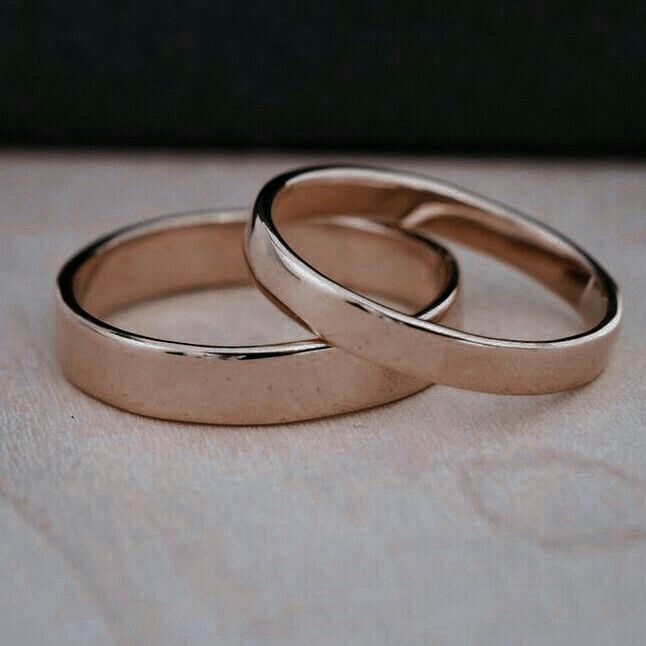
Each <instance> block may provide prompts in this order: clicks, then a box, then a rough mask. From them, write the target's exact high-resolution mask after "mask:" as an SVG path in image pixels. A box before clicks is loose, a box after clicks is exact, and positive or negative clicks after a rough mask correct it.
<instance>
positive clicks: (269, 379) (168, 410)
mask: <svg viewBox="0 0 646 646" xmlns="http://www.w3.org/2000/svg"><path fill="white" fill-rule="evenodd" d="M247 219H248V212H245V211H226V212H217V211H213V212H197V213H187V214H180V215H175V216H168V217H163V218H157V219H154V220H151V221H147V222H144V223H141V224H137V225H134V226H131V227H128V228H126V229H122V230H120V231H117V232H115V233H112V234H110V235H108V236H106V237H104V238H102V239H100V240H98V241H96V242H94V243H93V244H91V245H89V246H88V247H86V248H85V249H83V250H82V251H80V252H79V253H78V254H77V255H75V256H74V257H73V258H71V259H70V260H69V261H68V262H67V263H66V264H65V266H64V267H63V268H62V270H61V272H60V274H59V277H58V283H57V284H58V298H57V323H58V325H57V329H58V348H59V356H60V361H61V364H62V367H63V371H64V373H65V375H66V377H67V378H68V379H69V380H70V381H71V382H72V383H73V384H75V385H76V386H77V387H78V388H80V389H81V390H83V391H85V392H87V393H89V394H90V395H92V396H94V397H96V398H98V399H101V400H103V401H106V402H108V403H110V404H113V405H114V406H117V407H119V408H123V409H125V410H128V411H132V412H135V413H140V414H142V415H148V416H151V417H159V418H164V419H174V420H183V421H194V422H206V423H214V424H267V423H278V422H287V421H295V420H303V419H308V418H315V417H321V416H326V415H333V414H338V413H345V412H349V411H353V410H358V409H362V408H366V407H370V406H375V405H378V404H383V403H385V402H390V401H394V400H397V399H400V398H402V397H405V396H407V395H409V394H412V393H414V392H416V391H418V390H420V389H422V388H424V387H425V386H427V385H428V384H429V381H428V380H425V379H419V378H416V377H410V376H407V375H403V374H400V373H397V372H395V371H392V370H389V369H385V368H382V367H380V366H378V365H376V364H374V363H371V362H369V361H365V360H363V359H360V358H357V357H355V356H353V355H352V354H350V353H347V352H345V351H343V350H338V349H336V348H332V347H330V346H328V345H327V344H326V343H324V342H321V341H318V340H304V341H294V342H291V343H279V344H273V345H249V346H211V345H198V344H191V343H179V342H174V341H172V340H164V339H155V338H150V337H146V336H142V335H140V334H135V333H132V332H129V331H127V330H122V329H119V328H117V327H114V326H112V325H109V324H108V323H106V322H105V321H104V318H105V317H106V316H107V315H108V314H110V313H112V312H114V311H116V310H118V309H120V308H123V307H126V306H128V305H130V304H133V303H137V302H140V301H142V300H145V299H151V298H157V297H161V296H164V295H170V294H174V293H177V292H181V291H185V290H193V289H200V288H211V287H222V286H226V285H239V284H248V283H249V281H250V277H249V274H248V270H247V267H246V264H245V261H244V257H243V250H242V239H243V231H244V225H245V223H246V221H247ZM287 233H288V236H289V238H290V241H291V243H292V245H294V247H295V248H298V249H301V250H302V251H303V253H306V254H308V255H310V256H312V257H313V258H314V259H315V261H316V262H317V264H319V265H320V266H322V267H324V268H325V270H326V271H327V272H328V273H329V274H330V275H332V276H334V277H335V279H336V280H338V281H340V282H343V283H347V284H348V285H349V286H351V287H352V288H353V289H356V290H359V291H361V292H364V293H370V294H374V293H376V294H379V296H380V297H383V298H384V299H386V300H388V301H392V300H395V301H397V302H398V303H401V304H402V306H403V307H404V308H406V309H407V311H410V312H417V315H418V316H420V318H423V319H431V318H436V317H441V316H443V315H445V314H446V313H447V312H448V309H449V308H450V306H451V305H452V304H453V302H454V300H455V298H456V289H457V281H458V274H457V267H456V265H455V263H454V261H453V259H452V257H451V256H450V255H449V254H448V253H447V252H446V251H445V250H444V249H443V248H442V247H440V246H438V245H437V244H435V243H434V242H432V241H429V240H426V239H424V238H423V237H421V236H417V235H415V234H409V233H402V232H400V231H398V230H396V229H394V228H392V227H389V226H387V225H384V224H379V223H370V222H367V221H365V220H360V219H356V218H341V219H336V220H335V221H334V222H323V221H321V222H310V223H308V224H306V225H305V226H303V225H298V226H293V227H288V232H287ZM375 264H379V266H380V269H377V270H373V267H374V266H375ZM411 278H412V279H411ZM429 303H430V305H429Z"/></svg>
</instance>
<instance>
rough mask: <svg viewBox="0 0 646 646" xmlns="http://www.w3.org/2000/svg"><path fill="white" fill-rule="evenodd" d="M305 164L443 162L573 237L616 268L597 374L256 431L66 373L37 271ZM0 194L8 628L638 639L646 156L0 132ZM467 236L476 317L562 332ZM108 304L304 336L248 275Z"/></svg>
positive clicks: (255, 332) (194, 638)
mask: <svg viewBox="0 0 646 646" xmlns="http://www.w3.org/2000/svg"><path fill="white" fill-rule="evenodd" d="M321 161H330V162H331V161H355V162H356V161H359V162H360V161H366V162H369V163H371V164H385V165H389V166H392V167H397V168H402V169H413V170H416V171H419V172H422V173H426V174H430V175H433V176H436V177H441V178H445V179H448V180H451V181H454V182H456V183H458V184H462V185H464V186H466V187H469V188H472V189H473V190H476V191H478V192H481V193H484V194H486V195H488V196H490V197H493V198H495V199H498V200H500V201H503V202H506V203H508V204H511V205H512V206H515V207H518V208H520V209H522V210H526V211H527V212H529V213H531V214H533V215H536V216H538V217H540V218H541V219H542V220H543V221H545V222H547V223H549V224H551V225H553V226H556V227H557V228H559V229H560V230H561V231H563V232H564V233H565V234H566V235H569V236H570V237H572V238H574V239H576V240H577V241H578V242H579V243H580V244H581V245H582V246H584V247H585V248H587V249H588V250H589V251H590V252H591V253H592V254H593V255H595V256H596V257H597V258H599V259H600V260H601V261H602V263H603V264H604V265H605V266H606V267H607V268H608V269H609V271H610V272H611V273H612V274H613V275H614V276H615V278H616V279H617V281H618V283H619V284H620V285H621V287H622V288H623V294H624V297H625V305H626V317H625V325H624V328H623V330H622V336H621V337H620V341H619V345H618V348H617V352H616V356H615V359H614V360H613V362H612V364H611V366H610V367H609V368H608V370H607V371H606V372H605V373H604V374H603V375H602V376H601V377H600V378H599V379H598V380H597V381H595V382H594V383H592V384H590V385H588V386H586V387H584V388H581V389H579V390H575V391H571V392H567V393H562V394H558V395H552V396H543V397H534V398H531V397H502V396H493V395H484V394H475V393H468V392H462V391H458V390H454V389H450V388H447V387H443V386H434V387H431V388H429V389H427V390H426V391H424V392H422V393H420V394H417V395H415V396H413V397H411V398H409V399H407V400H405V401H402V402H399V403H396V404H392V405H389V406H385V407H382V408H378V409H375V410H371V411H367V412H363V413H356V414H352V415H346V416H341V417H337V418H331V419H326V420H320V421H315V422H309V423H299V424H293V425H286V426H274V427H265V428H261V427H256V428H225V427H214V426H211V427H209V426H200V425H189V424H175V423H169V422H160V421H155V420H151V419H145V418H142V417H138V416H135V415H131V414H128V413H125V412H122V411H119V410H116V409H114V408H111V407H110V406H108V405H105V404H103V403H100V402H97V401H95V400H93V399H91V398H89V397H87V396H86V395H84V394H81V393H80V392H78V391H77V390H75V389H74V388H73V387H72V386H71V385H69V384H68V383H67V382H66V381H65V380H64V379H63V377H62V376H61V374H60V371H59V368H58V365H57V361H56V356H55V352H54V343H53V280H54V274H55V272H56V270H57V268H58V266H59V265H60V264H61V262H62V261H63V260H64V259H65V258H66V257H67V256H68V255H70V254H71V253H72V252H73V251H74V250H75V249H76V248H77V247H78V246H80V245H81V244H84V243H86V242H88V241H90V240H91V239H93V238H94V237H96V236H97V235H99V234H101V233H105V232H107V231H110V230H112V229H114V228H115V227H118V226H121V225H124V224H126V223H129V222H134V221H137V220H139V219H141V218H144V217H148V216H152V215H156V214H159V213H166V212H175V211H181V210H188V209H196V208H206V207H212V206H237V205H249V204H250V203H251V201H252V199H253V197H254V193H255V190H256V189H257V187H258V186H259V185H260V184H261V183H262V182H264V181H265V180H267V179H269V178H270V177H271V176H272V175H273V174H275V173H276V172H278V171H282V170H284V169H287V168H289V167H292V166H295V165H299V164H302V163H314V162H321ZM0 196H1V199H0V536H1V537H2V538H1V540H0V634H1V637H0V641H1V642H2V643H3V644H65V645H68V644H90V643H91V644H93V646H99V645H101V644H144V643H145V644H215V643H217V644H298V645H302V644H395V645H400V644H429V643H432V644H456V645H458V644H460V645H462V644H496V645H497V644H510V645H518V644H532V645H533V644H568V645H572V644H599V645H602V644H603V645H607V644H617V645H623V644H643V643H645V640H646V637H645V633H646V428H645V426H646V406H645V404H644V397H645V395H646V392H645V383H646V345H645V343H644V340H643V336H642V335H643V334H644V332H645V329H644V328H645V325H644V324H645V322H646V317H645V316H646V305H645V294H646V255H645V254H646V164H644V163H638V162H630V163H629V162H623V163H622V162H618V161H603V160H599V161H579V162H575V161H547V160H539V161H536V160H534V161H527V160H522V159H504V160H496V159H478V158H468V159H457V158H453V159H447V158H432V157H375V156H371V157H359V156H354V157H351V158H349V157H348V156H338V157H334V158H332V157H321V156H316V155H314V154H311V155H304V154H302V155H270V154H249V155H245V154H233V153H228V154H216V153H191V154H171V153H163V152H157V153H131V154H127V153H89V152H78V153H74V152H66V153H48V152H31V151H22V152H15V151H5V152H3V153H1V154H0ZM456 253H457V256H458V259H459V260H460V261H461V262H462V265H463V279H464V294H465V297H464V300H465V316H466V317H467V323H466V327H468V328H469V329H471V330H473V331H476V330H477V331H484V332H490V333H496V332H500V333H508V334H516V335H519V336H525V338H530V337H534V338H536V337H538V336H543V337H544V338H546V337H548V336H549V335H550V334H560V333H562V332H568V331H571V330H572V329H573V328H576V326H577V325H578V322H577V321H576V320H575V318H574V317H573V315H572V314H570V313H569V312H568V310H567V309H565V308H564V307H563V306H561V305H560V304H559V303H557V302H556V301H555V300H554V298H552V297H551V296H549V295H546V294H545V292H544V291H543V290H542V289H541V288H539V287H537V286H535V285H534V284H533V283H531V282H530V281H528V280H527V279H525V278H522V277H519V276H517V275H516V274H514V273H513V272H511V271H510V270H508V269H506V268H503V267H500V266H499V265H497V264H496V263H494V262H492V261H490V260H482V259H481V258H478V257H476V256H474V255H473V254H469V253H466V252H464V251H463V250H461V249H457V250H456ZM120 316H123V317H126V319H128V321H129V322H130V324H131V325H132V326H133V327H137V326H138V327H139V328H141V329H145V330H149V331H150V330H152V329H153V328H156V329H157V330H158V331H159V330H161V331H162V332H164V333H167V334H171V333H173V334H178V335H182V334H189V335H192V338H194V339H196V340H197V337H201V338H203V339H207V340H213V341H216V340H220V341H243V340H258V341H259V340H261V339H264V340H268V339H267V329H269V330H270V331H271V332H272V334H273V337H272V338H274V339H277V338H286V337H287V336H288V335H289V334H291V333H293V332H294V327H293V324H291V323H289V322H288V321H287V320H286V319H285V318H284V317H283V316H282V315H281V314H279V313H276V312H274V311H273V308H272V306H271V305H269V304H268V303H266V302H265V301H264V300H263V298H262V297H261V296H260V295H255V294H254V293H253V292H252V290H251V289H244V288H240V289H238V290H228V291H221V292H216V293H213V294H203V295H199V294H198V295H187V296H182V297H177V299H170V300H169V301H168V302H164V303H149V304H146V305H143V306H141V307H139V308H133V309H132V310H130V311H129V312H124V313H122V314H121V315H120ZM128 317H129V318H128ZM233 321H235V322H236V323H235V327H233ZM238 337H240V338H238Z"/></svg>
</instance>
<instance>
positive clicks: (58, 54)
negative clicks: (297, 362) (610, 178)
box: [0, 0, 646, 155]
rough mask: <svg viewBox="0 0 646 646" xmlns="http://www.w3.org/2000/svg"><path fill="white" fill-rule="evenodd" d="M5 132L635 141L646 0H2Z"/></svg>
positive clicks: (644, 130)
mask: <svg viewBox="0 0 646 646" xmlns="http://www.w3.org/2000/svg"><path fill="white" fill-rule="evenodd" d="M0 38H1V43H2V51H1V57H0V96H1V101H0V142H2V143H5V144H13V145H16V144H25V145H45V144H66V145H97V144H99V145H164V146H167V145H182V146H186V145H200V146H210V145H214V146H215V145H217V146H222V145H230V146H237V147H247V146H249V147H269V146H272V147H274V146H280V147H285V146H291V147H310V146H317V147H324V148H331V149H341V148H347V147H352V148H382V149H395V150H420V151H435V150H440V151H459V152H469V151H479V152H483V151H484V152H496V153H500V152H503V153H504V152H535V153H550V154H552V153H557V154H560V153H569V154H608V153H610V154H631V155H635V154H637V155H641V154H643V153H644V151H645V149H646V2H644V1H642V2H632V1H631V2H621V1H615V2H594V1H586V2H581V1H572V0H561V1H559V2H554V1H552V2H539V1H537V0H529V1H527V2H522V1H519V0H516V1H514V2H475V1H472V2H466V1H464V0H454V1H452V2H446V1H443V2H405V1H394V0H392V1H389V0H372V1H370V2H363V1H361V2H352V3H350V2H335V3H332V2H307V1H305V0H303V1H301V2H286V1H284V2H275V1H272V2H261V1H258V2H251V1H249V0H245V1H238V2H233V1H227V2H222V1H217V2H214V1H207V0H184V1H183V2H163V3H150V2H125V1H119V0H84V1H82V2H81V1H79V0H74V1H70V0H56V1H53V0H39V1H38V2H35V1H26V0H25V1H20V0H4V2H2V3H1V4H0Z"/></svg>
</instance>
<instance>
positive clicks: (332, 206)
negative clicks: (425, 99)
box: [245, 166, 622, 394]
mask: <svg viewBox="0 0 646 646" xmlns="http://www.w3.org/2000/svg"><path fill="white" fill-rule="evenodd" d="M338 214H345V215H354V216H364V217H365V216H367V217H369V218H373V219H378V220H381V221H385V222H388V223H390V224H393V225H397V226H399V227H401V228H404V229H414V230H416V231H423V232H425V233H429V234H437V235H441V236H444V237H446V238H449V239H452V240H455V241H458V242H461V243H464V244H466V245H469V246H471V247H472V248H474V249H476V250H478V251H481V252H484V253H486V254H489V255H492V256H494V257H495V258H498V259H499V260H501V261H503V262H505V263H507V264H509V265H512V266H514V267H516V268H518V269H520V270H521V271H523V272H524V273H526V274H528V275H530V276H531V277H533V278H535V279H537V280H538V281H540V282H541V283H542V284H543V285H545V286H546V287H547V288H549V289H550V290H551V291H553V292H554V293H555V294H557V295H558V296H560V297H561V298H563V299H564V300H565V301H566V302H567V303H569V304H570V305H571V306H572V307H574V309H575V310H576V311H577V312H578V313H579V314H580V315H581V317H582V318H583V320H584V321H585V323H586V326H587V328H588V330H587V331H586V332H585V333H580V334H574V335H572V336H569V337H567V338H559V339H555V340H545V341H543V340H540V341H515V340H509V339H498V338H491V337H486V336H479V335H476V334H470V333H466V332H461V331H459V330H456V329H452V328H450V327H447V326H443V325H439V324H437V323H434V322H430V321H422V320H419V319H416V318H414V317H412V316H409V315H407V314H405V313H402V312H401V311H399V310H398V309H395V308H393V307H389V306H386V305H383V304H381V303H377V302H375V301H373V300H371V299H369V298H366V297H365V296H363V295H360V294H357V293H356V292H354V291H353V290H351V289H348V288H347V287H346V286H343V285H340V284H339V283H338V282H336V281H335V280H333V278H332V277H330V276H329V275H327V274H326V273H325V271H321V270H320V268H319V266H318V265H317V264H316V263H315V262H311V261H309V262H306V261H305V260H304V259H303V258H302V257H301V256H300V255H299V254H298V253H297V252H296V251H295V249H294V248H293V246H292V245H291V244H290V241H289V240H288V239H287V238H286V237H285V235H284V227H285V226H286V224H287V223H290V222H294V221H296V220H303V219H308V218H312V217H314V216H316V217H321V216H325V217H328V216H334V215H338ZM245 245H246V247H245V251H246V256H247V261H248V263H249V266H250V268H251V271H252V273H253V275H254V278H255V280H256V282H257V283H258V284H259V285H260V286H261V288H262V289H263V291H264V292H265V293H266V294H268V295H270V297H271V298H272V299H273V300H274V302H276V303H277V304H279V305H280V306H281V307H282V308H283V309H286V310H288V311H290V312H291V313H292V315H293V316H294V317H295V318H297V319H298V320H300V321H301V322H302V323H303V324H304V325H305V326H307V327H308V328H309V329H310V330H311V331H312V332H313V333H314V334H316V335H317V336H319V337H321V338H323V339H325V340H326V341H328V343H330V344H331V345H334V346H336V347H339V348H342V349H344V350H347V351H348V352H351V353H352V354H354V355H356V356H358V357H361V358H364V359H367V360H370V361H374V362H375V363H378V364H379V365H382V366H385V367H388V368H390V369H392V370H397V371H399V372H403V373H406V374H410V375H413V376H415V377H417V378H420V379H427V380H429V381H432V382H435V383H442V384H447V385H450V386H455V387H458V388H465V389H470V390H477V391H483V392H492V393H506V394H540V393H551V392H556V391H560V390H564V389H567V388H572V387H575V386H579V385H581V384H584V383H586V382H588V381H590V380H591V379H594V378H595V377H596V376H597V375H598V374H599V373H600V372H601V371H602V370H603V368H604V367H605V366H606V364H607V362H608V360H609V357H610V353H611V349H612V346H613V343H614V341H615V339H616V336H617V332H618V329H619V324H620V319H621V314H622V307H621V302H620V298H619V295H618V291H617V287H616V285H615V283H614V282H613V280H612V279H611V278H610V276H609V275H608V274H607V273H606V271H605V270H604V269H603V268H602V267H601V266H600V265H599V264H598V263H597V262H596V261H595V260H594V259H592V258H591V257H590V256H589V255H588V254H587V253H585V252H584V251H583V250H582V249H580V248H579V247H578V246H577V245H576V244H574V243H573V242H570V241H569V240H568V239H567V238H565V237H564V236H562V235H561V234H559V233H558V232H556V231H554V230H552V229H550V228H549V227H547V226H545V225H543V224H541V223H540V222H538V221H536V220H534V219H531V218H529V217H527V216H525V215H523V214H521V213H519V212H517V211H515V210H513V209H511V208H508V207H506V206H503V205H501V204H498V203H496V202H493V201H491V200H488V199H485V198H483V197H480V196H477V195H474V194H472V193H469V192H467V191H465V190H463V189H461V188H458V187H456V186H453V185H450V184H447V183H445V182H441V181H438V180H434V179H429V178H424V177H420V176H416V175H410V174H405V173H398V172H390V171H384V170H377V169H369V168H359V167H340V166H339V167H323V168H313V169H301V170H296V171H293V172H290V173H286V174H284V175H281V176H279V177H277V178H275V179H273V180H271V181H270V182H269V183H268V184H266V185H265V186H264V187H263V189H262V190H261V191H260V193H259V195H258V198H257V200H256V203H255V206H254V209H253V215H252V221H251V223H250V226H249V228H248V231H247V235H246V243H245Z"/></svg>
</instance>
